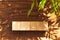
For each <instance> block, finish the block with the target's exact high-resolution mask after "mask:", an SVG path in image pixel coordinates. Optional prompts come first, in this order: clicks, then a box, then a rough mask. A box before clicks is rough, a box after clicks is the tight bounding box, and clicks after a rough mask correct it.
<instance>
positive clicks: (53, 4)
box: [27, 0, 60, 16]
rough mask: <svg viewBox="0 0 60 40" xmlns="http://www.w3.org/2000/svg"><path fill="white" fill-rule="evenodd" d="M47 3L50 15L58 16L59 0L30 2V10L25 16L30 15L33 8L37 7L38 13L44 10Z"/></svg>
mask: <svg viewBox="0 0 60 40" xmlns="http://www.w3.org/2000/svg"><path fill="white" fill-rule="evenodd" d="M47 3H49V5H47V9H51V13H54V14H56V15H58V16H60V0H49V1H48V0H39V1H38V0H32V4H31V8H30V9H29V11H28V14H27V16H29V15H30V14H31V12H32V10H33V8H34V7H35V6H37V9H38V10H37V11H38V12H39V11H40V10H44V8H45V6H46V4H47ZM47 11H48V10H47ZM48 14H49V13H48Z"/></svg>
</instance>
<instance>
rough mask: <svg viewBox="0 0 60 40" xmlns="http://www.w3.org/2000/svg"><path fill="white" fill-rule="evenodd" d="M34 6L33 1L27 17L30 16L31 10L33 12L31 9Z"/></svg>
mask: <svg viewBox="0 0 60 40" xmlns="http://www.w3.org/2000/svg"><path fill="white" fill-rule="evenodd" d="M34 5H35V0H33V2H32V4H31V8H30V10H29V11H28V14H27V16H29V15H30V13H31V11H32V10H33V8H34Z"/></svg>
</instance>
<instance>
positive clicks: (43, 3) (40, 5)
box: [38, 0, 47, 10]
mask: <svg viewBox="0 0 60 40" xmlns="http://www.w3.org/2000/svg"><path fill="white" fill-rule="evenodd" d="M46 2H47V0H41V2H39V6H38V7H39V9H38V10H40V9H43V8H44V6H45V4H46Z"/></svg>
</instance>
